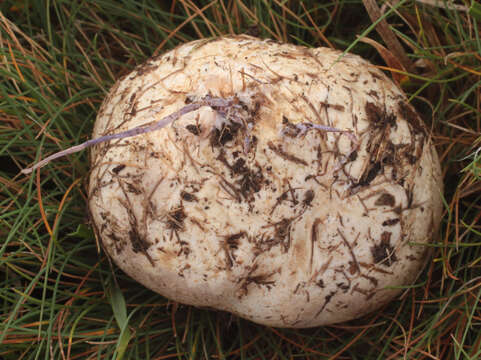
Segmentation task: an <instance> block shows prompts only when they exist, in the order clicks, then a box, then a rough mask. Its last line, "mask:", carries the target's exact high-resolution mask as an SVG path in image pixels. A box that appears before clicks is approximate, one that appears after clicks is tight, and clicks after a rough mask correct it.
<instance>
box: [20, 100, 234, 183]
mask: <svg viewBox="0 0 481 360" xmlns="http://www.w3.org/2000/svg"><path fill="white" fill-rule="evenodd" d="M202 106H210V107H211V108H213V109H214V110H216V111H219V112H225V110H226V109H227V108H229V107H231V106H235V103H234V100H233V99H232V98H227V99H223V98H210V97H208V98H205V99H204V100H202V101H199V102H193V103H190V104H188V105H185V106H184V107H183V108H181V109H180V110H178V111H176V112H174V113H172V114H170V115H168V116H166V117H164V118H162V119H160V120H159V121H157V122H155V123H154V124H152V125H148V126H145V125H140V126H137V127H135V128H133V129H129V130H126V131H123V132H120V133H117V134H110V135H105V136H101V137H99V138H96V139H91V140H87V141H85V142H84V143H82V144H79V145H75V146H72V147H71V148H68V149H66V150H62V151H59V152H57V153H55V154H52V155H50V156H48V157H46V158H45V159H43V160H41V161H39V162H38V163H36V164H35V165H34V166H32V167H29V168H27V169H23V170H22V171H21V172H22V174H30V173H32V172H33V171H34V170H36V169H39V168H41V167H43V166H45V165H47V164H48V163H49V162H51V161H52V160H55V159H58V158H60V157H63V156H67V155H70V154H74V153H76V152H79V151H82V150H84V149H86V148H88V147H90V146H93V145H96V144H100V143H103V142H106V141H110V140H114V139H125V138H129V137H132V136H137V135H140V134H145V133H149V132H152V131H156V130H159V129H161V128H163V127H165V126H167V125H169V124H171V123H172V122H174V121H176V120H177V119H179V118H180V117H181V116H183V115H185V114H188V113H190V112H192V111H195V110H198V109H199V108H201V107H202Z"/></svg>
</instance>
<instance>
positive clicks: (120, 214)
mask: <svg viewBox="0 0 481 360" xmlns="http://www.w3.org/2000/svg"><path fill="white" fill-rule="evenodd" d="M340 54H341V53H340V52H338V51H335V50H331V49H327V48H318V49H308V48H305V47H300V46H294V45H288V44H279V43H276V42H274V41H271V40H259V39H256V38H252V37H248V36H237V37H228V38H217V39H211V40H199V41H194V42H190V43H187V44H184V45H181V46H179V47H177V48H175V49H174V50H172V51H170V52H167V53H166V54H164V55H162V56H157V57H154V58H152V59H150V60H149V61H147V62H146V63H144V64H143V65H141V66H139V67H137V68H136V69H135V70H133V71H132V72H131V73H130V74H129V75H127V76H125V77H124V78H122V79H120V80H119V81H118V82H117V83H116V84H115V85H114V86H113V88H112V89H111V91H110V93H109V94H108V96H107V98H106V99H105V101H104V103H103V105H102V106H101V109H100V111H99V114H98V117H97V121H96V123H95V127H94V131H93V137H94V138H95V137H99V136H102V135H107V134H112V133H117V132H121V131H125V130H127V129H131V128H134V127H136V126H140V125H144V124H148V123H152V122H154V121H157V120H159V119H161V118H163V117H165V116H167V115H169V114H171V113H173V112H175V111H178V110H179V109H182V108H183V107H185V106H186V104H190V103H195V102H202V101H203V99H206V98H215V99H230V101H231V102H230V105H229V106H226V107H215V106H207V105H206V106H200V107H199V108H198V109H197V110H195V111H191V112H189V113H186V114H185V115H183V116H181V117H180V118H179V119H177V120H176V121H174V122H172V123H171V124H169V125H168V126H166V127H164V128H162V129H160V130H158V131H154V132H150V133H147V134H142V135H139V136H135V137H131V138H128V139H119V140H114V141H110V142H107V143H103V144H99V145H96V146H95V148H93V150H92V153H91V174H90V180H89V194H88V195H89V200H88V201H89V211H90V216H91V219H92V223H93V225H94V228H95V233H96V236H97V237H98V238H99V239H101V241H102V244H103V247H104V249H105V250H106V251H107V253H108V254H109V255H110V256H111V257H112V259H113V260H114V261H115V262H116V264H117V265H118V266H119V267H120V268H121V269H122V270H123V271H125V272H126V273H127V274H128V275H130V276H131V277H132V278H134V279H136V280H137V281H138V282H140V283H142V284H143V285H145V286H146V287H148V288H150V289H152V290H154V291H156V292H158V293H160V294H162V295H164V296H166V297H168V298H169V299H172V300H175V301H178V302H180V303H184V304H191V305H195V306H201V307H204V306H205V307H210V308H215V309H219V310H225V311H228V312H231V313H233V314H236V315H238V316H240V317H243V318H246V319H249V320H251V321H254V322H256V323H260V324H265V325H269V326H276V327H298V328H300V327H313V326H318V325H325V324H332V323H338V322H342V321H347V320H350V319H354V318H357V317H360V316H362V315H364V314H366V313H369V312H371V311H373V310H375V309H377V308H379V307H380V306H382V305H383V304H385V303H387V302H388V301H390V300H392V299H393V298H395V297H396V296H397V295H398V294H399V292H400V287H401V286H404V285H409V284H412V283H413V282H414V281H415V279H416V278H417V276H418V275H419V273H420V271H421V270H422V268H423V266H424V265H425V264H426V262H427V261H428V260H427V255H428V250H427V248H428V247H427V246H424V245H423V244H426V243H429V242H431V241H432V239H433V236H435V234H436V232H437V229H438V227H439V223H440V218H441V210H442V202H441V194H442V182H441V172H440V165H439V160H438V157H437V154H436V151H435V149H434V146H433V144H432V141H431V139H430V137H429V134H428V132H427V131H426V129H425V127H424V126H423V124H422V120H421V119H420V118H419V116H418V115H417V114H416V112H415V111H414V110H413V108H412V107H411V105H409V104H408V102H407V99H406V97H405V96H404V95H403V93H402V92H401V91H400V90H399V89H398V88H397V87H396V86H395V85H394V84H393V82H392V81H390V80H389V79H388V78H387V77H386V76H385V75H384V74H383V73H382V72H381V71H379V70H378V69H376V68H375V67H374V66H373V65H371V64H370V63H368V62H367V61H365V60H363V59H361V58H360V57H358V56H355V55H351V54H347V55H345V56H343V57H341V58H340ZM319 125H323V126H329V127H332V128H336V129H339V130H342V131H332V132H331V131H324V130H323V129H322V128H321V127H320V126H319ZM396 287H398V288H397V289H396Z"/></svg>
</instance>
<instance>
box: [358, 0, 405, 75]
mask: <svg viewBox="0 0 481 360" xmlns="http://www.w3.org/2000/svg"><path fill="white" fill-rule="evenodd" d="M362 2H363V4H364V7H365V8H366V11H367V13H368V14H369V17H370V18H371V21H372V22H376V21H377V20H378V19H379V18H381V16H382V14H381V9H379V6H378V5H377V4H376V1H375V0H362ZM376 30H377V32H378V33H379V35H381V38H382V39H383V40H384V42H385V43H386V46H387V48H388V49H389V50H391V51H392V52H393V54H394V55H395V56H396V57H397V58H398V59H399V61H400V62H401V64H402V65H403V66H404V68H405V69H407V70H408V71H412V69H413V63H412V62H411V60H410V59H409V58H408V56H407V55H406V52H405V51H404V49H403V47H402V45H401V43H400V42H399V40H398V39H397V37H396V36H395V35H394V33H393V31H392V30H391V29H390V28H389V25H388V23H387V21H386V20H385V19H382V20H381V21H379V23H378V24H377V25H376Z"/></svg>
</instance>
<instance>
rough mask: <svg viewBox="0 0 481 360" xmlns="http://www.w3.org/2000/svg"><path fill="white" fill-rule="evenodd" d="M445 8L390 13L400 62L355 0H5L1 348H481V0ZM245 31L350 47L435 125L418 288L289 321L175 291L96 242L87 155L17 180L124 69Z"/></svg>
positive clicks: (193, 352) (206, 354) (90, 353)
mask: <svg viewBox="0 0 481 360" xmlns="http://www.w3.org/2000/svg"><path fill="white" fill-rule="evenodd" d="M449 3H450V2H449V1H446V2H440V6H439V7H433V6H428V5H424V4H422V3H421V2H415V1H403V2H402V3H401V4H400V6H399V7H397V8H396V9H393V10H392V11H389V12H388V14H387V16H386V17H385V19H386V20H387V22H388V23H389V24H390V25H391V28H392V30H393V33H394V34H395V36H396V37H397V38H398V39H399V40H400V41H401V43H402V44H403V48H404V50H405V52H406V54H407V55H408V58H409V61H410V63H411V66H412V67H411V68H410V69H409V71H405V69H402V68H400V67H397V66H396V62H393V63H386V61H387V60H385V59H383V57H382V56H381V55H380V54H379V53H378V52H377V51H376V49H375V48H374V47H373V46H372V45H370V44H367V43H365V42H363V41H357V35H360V34H363V35H365V36H367V37H369V38H370V39H372V40H374V41H376V42H378V43H381V44H382V43H383V40H382V37H381V36H380V35H379V34H378V33H377V32H376V30H374V27H373V26H372V22H371V21H370V20H369V17H368V15H367V12H366V10H365V8H364V6H363V3H362V1H358V0H346V1H345V0H339V1H314V0H313V1H308V0H305V1H303V4H301V2H298V1H288V0H287V1H286V0H250V1H248V0H223V1H222V0H218V1H190V0H177V1H147V0H137V1H134V0H124V1H115V0H96V1H94V0H84V1H80V0H78V1H72V0H63V1H62V0H50V1H48V0H44V1H38V0H23V1H21V0H16V1H15V0H7V1H3V2H1V3H0V11H1V15H0V42H1V44H0V164H1V166H0V237H1V239H2V241H1V242H0V307H1V311H0V358H2V359H7V360H9V359H15V360H16V359H120V358H122V357H123V358H124V359H158V360H160V359H169V358H173V359H196V358H204V359H216V358H219V359H224V358H225V359H237V358H239V359H304V358H311V359H319V358H332V359H334V358H336V359H403V358H405V359H478V358H481V304H480V297H481V245H480V243H481V225H480V224H481V221H480V219H481V150H480V149H481V90H480V88H481V36H480V35H481V32H480V27H481V19H480V16H479V7H478V6H473V7H471V11H469V12H468V11H465V10H463V9H466V10H467V9H469V8H470V6H471V3H469V2H467V0H466V1H465V3H464V5H463V6H464V8H456V9H449V8H446V5H447V4H449ZM461 3H462V2H461V1H460V2H458V4H461ZM201 9H203V10H202V12H201ZM388 9H389V8H388ZM311 19H312V20H311ZM245 32H248V33H256V32H257V33H258V34H259V36H261V37H270V38H274V39H277V40H279V41H289V42H292V43H297V44H304V45H307V46H333V47H336V48H338V49H341V50H345V49H348V48H350V51H352V52H354V53H357V54H360V55H362V56H363V57H365V58H367V59H370V60H371V61H373V62H374V63H376V64H378V65H381V66H385V67H391V68H395V69H391V70H392V71H387V73H388V74H390V75H393V74H394V75H393V76H397V79H398V80H400V81H401V87H402V88H403V90H404V91H405V92H406V93H407V94H408V96H409V97H410V99H411V101H412V103H413V104H414V105H415V106H416V108H417V109H418V110H419V112H420V113H421V114H422V115H423V119H424V120H425V122H426V123H427V124H428V126H430V127H431V128H432V131H433V136H434V139H435V143H436V146H437V149H438V152H439V154H440V156H441V159H442V165H443V175H444V179H445V194H444V195H445V201H446V209H445V214H444V217H443V226H442V233H441V237H440V239H439V240H438V241H437V242H436V244H435V246H433V251H434V256H433V258H432V259H427V260H426V261H427V266H426V269H425V271H424V272H423V273H422V275H421V276H420V277H419V279H418V282H417V283H416V284H415V285H413V286H412V287H409V288H407V289H406V291H405V293H404V296H403V297H401V299H398V300H396V301H394V302H392V303H391V304H389V305H388V306H385V307H384V308H382V309H381V310H380V311H377V312H375V313H373V314H370V315H368V316H365V317H363V318H361V319H358V320H355V321H351V322H349V323H346V324H340V325H336V326H328V327H319V328H313V329H306V330H289V329H272V328H266V327H264V326H260V325H255V324H252V323H250V322H248V321H246V320H242V319H239V318H236V317H234V316H231V315H229V314H226V313H221V312H215V311H208V310H202V309H196V308H192V307H188V306H183V305H179V304H175V303H172V302H169V301H168V300H166V299H165V298H163V297H161V296H160V295H157V294H155V293H153V292H151V291H149V290H147V289H145V288H144V287H142V286H141V285H139V284H137V283H135V282H134V281H133V280H131V279H129V278H128V277H127V276H126V275H124V274H123V273H122V272H121V271H120V270H119V269H118V268H116V267H115V266H113V265H111V263H110V262H109V260H108V258H107V257H106V255H105V253H103V252H102V251H99V246H98V244H97V243H96V240H95V238H94V236H93V232H92V230H91V228H90V226H89V223H88V219H87V215H86V186H85V185H86V179H87V175H88V167H87V163H88V153H87V152H81V153H77V154H74V155H72V156H70V157H68V158H63V159H59V160H57V161H55V162H53V163H51V164H49V165H48V166H46V167H45V168H43V169H41V170H40V171H37V172H36V173H34V174H33V175H31V176H23V175H20V174H19V171H20V170H21V169H23V168H25V167H27V166H29V165H31V164H32V163H33V162H34V161H36V160H38V159H40V158H43V157H44V156H46V155H48V154H51V153H53V152H56V151H59V150H61V149H65V148H67V147H69V146H72V145H74V144H78V143H80V142H82V141H85V140H86V139H88V138H89V136H90V133H91V129H92V125H93V122H94V119H95V116H96V112H97V110H98V108H99V105H100V102H101V101H102V99H103V97H104V96H105V95H106V93H107V91H108V89H109V87H110V86H111V85H112V84H113V82H114V81H115V79H117V78H119V77H120V76H122V75H124V74H126V73H128V72H129V71H130V70H131V69H132V68H133V67H134V66H135V65H136V64H139V63H141V62H142V61H144V60H145V59H147V58H148V57H149V56H151V55H152V54H153V53H159V52H163V51H166V50H168V49H169V48H172V47H174V46H175V45H177V44H179V43H183V42H186V41H189V40H192V39H198V38H200V37H210V36H217V35H221V34H228V33H245ZM388 48H389V47H388ZM396 74H397V75H396Z"/></svg>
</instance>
